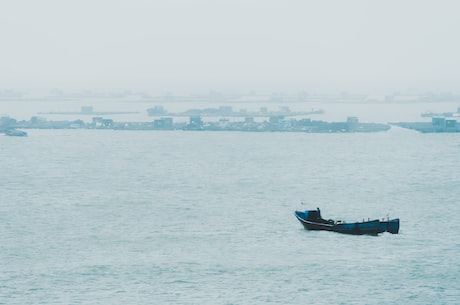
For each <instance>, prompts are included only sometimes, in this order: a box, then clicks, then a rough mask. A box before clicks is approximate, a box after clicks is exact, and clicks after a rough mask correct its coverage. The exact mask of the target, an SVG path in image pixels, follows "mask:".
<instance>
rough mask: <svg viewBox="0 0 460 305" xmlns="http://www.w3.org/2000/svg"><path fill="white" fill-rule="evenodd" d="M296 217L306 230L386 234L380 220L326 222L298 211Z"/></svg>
mask: <svg viewBox="0 0 460 305" xmlns="http://www.w3.org/2000/svg"><path fill="white" fill-rule="evenodd" d="M295 216H296V217H297V219H298V220H299V221H300V223H301V224H302V225H303V226H304V228H305V229H306V230H322V231H332V232H337V233H342V234H353V235H363V234H370V235H377V234H379V233H382V232H385V229H384V228H383V227H381V225H380V221H379V220H378V219H375V220H370V221H363V222H354V223H341V222H335V221H332V220H325V219H322V218H320V217H316V218H315V219H312V217H309V215H308V213H305V212H300V211H296V212H295Z"/></svg>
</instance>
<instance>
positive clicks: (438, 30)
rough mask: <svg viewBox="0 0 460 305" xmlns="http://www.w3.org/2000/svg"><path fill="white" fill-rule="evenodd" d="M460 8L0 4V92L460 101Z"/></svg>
mask: <svg viewBox="0 0 460 305" xmlns="http://www.w3.org/2000/svg"><path fill="white" fill-rule="evenodd" d="M459 14H460V1H457V0H452V1H445V0H432V1H423V0H381V1H378V0H317V1H308V0H298V1H297V0H278V1H275V0H252V1H251V0H229V1H219V0H200V1H194V0H188V1H186V0H161V1H160V0H126V1H116V0H75V1H65V0H40V1H37V0H30V1H27V0H2V1H0V40H1V43H0V90H4V89H8V88H11V89H17V90H32V91H33V90H39V89H41V90H49V89H53V88H61V89H63V90H69V91H71V90H80V89H89V90H95V91H108V90H110V91H120V90H124V89H131V90H142V91H146V92H150V93H154V94H155V93H165V92H177V93H193V92H208V91H210V90H219V91H224V92H229V93H230V92H248V91H250V90H255V91H256V92H261V93H262V92H298V91H302V90H305V91H307V92H308V91H315V92H316V91H321V92H324V91H334V92H339V91H351V92H369V93H382V92H392V91H396V90H399V91H405V90H418V91H435V92H439V91H451V92H459V91H460V90H459V84H460V38H459V37H460V18H459Z"/></svg>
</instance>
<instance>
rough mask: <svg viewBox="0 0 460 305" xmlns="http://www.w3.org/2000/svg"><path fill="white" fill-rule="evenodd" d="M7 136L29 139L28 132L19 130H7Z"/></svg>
mask: <svg viewBox="0 0 460 305" xmlns="http://www.w3.org/2000/svg"><path fill="white" fill-rule="evenodd" d="M4 132H5V135H6V136H10V137H27V132H25V131H22V130H17V129H8V130H5V131H4Z"/></svg>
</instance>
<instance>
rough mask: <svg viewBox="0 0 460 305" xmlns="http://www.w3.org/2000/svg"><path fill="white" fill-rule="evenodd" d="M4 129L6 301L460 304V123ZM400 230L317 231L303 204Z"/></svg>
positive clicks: (0, 153)
mask: <svg viewBox="0 0 460 305" xmlns="http://www.w3.org/2000/svg"><path fill="white" fill-rule="evenodd" d="M27 132H28V137H26V138H16V137H6V136H2V137H0V160H1V163H0V186H1V196H0V303H1V304H21V305H22V304H459V303H460V292H459V291H460V290H459V288H460V286H459V280H460V265H459V257H460V238H459V235H458V232H459V231H460V209H459V203H460V202H459V200H460V164H459V160H460V159H459V156H460V134H420V133H417V132H414V131H410V130H405V129H401V128H397V127H393V128H392V129H391V130H390V131H388V132H383V133H369V134H362V133H349V134H307V133H244V132H184V131H113V130H27ZM317 207H320V208H321V211H322V214H323V217H325V218H332V219H342V220H345V221H357V220H362V219H367V218H371V219H375V218H380V219H381V218H384V217H385V218H386V217H390V218H397V217H399V218H400V219H401V227H400V233H399V234H397V235H393V234H389V233H383V234H380V235H379V236H349V235H341V234H337V233H331V232H321V231H319V232H315V231H306V230H304V229H303V227H302V226H301V224H300V223H299V222H298V221H297V219H296V218H295V217H294V211H295V210H296V209H303V210H304V209H316V208H317Z"/></svg>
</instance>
